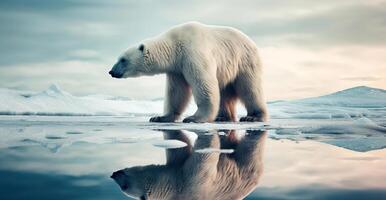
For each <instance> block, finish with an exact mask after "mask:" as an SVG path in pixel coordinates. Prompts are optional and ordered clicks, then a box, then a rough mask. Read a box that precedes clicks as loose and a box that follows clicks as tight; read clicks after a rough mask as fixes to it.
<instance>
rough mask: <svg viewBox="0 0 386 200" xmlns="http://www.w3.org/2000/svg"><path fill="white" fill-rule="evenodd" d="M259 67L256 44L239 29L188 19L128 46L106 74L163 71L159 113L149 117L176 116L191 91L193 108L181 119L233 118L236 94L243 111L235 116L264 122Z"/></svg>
mask: <svg viewBox="0 0 386 200" xmlns="http://www.w3.org/2000/svg"><path fill="white" fill-rule="evenodd" d="M261 68H262V67H261V62H260V59H259V55H258V52H257V48H256V45H255V44H254V42H253V41H252V40H251V39H249V38H248V36H246V35H245V34H243V33H242V32H241V31H239V30H237V29H234V28H231V27H223V26H211V25H205V24H202V23H198V22H189V23H185V24H181V25H178V26H175V27H173V28H171V29H170V30H168V31H166V32H165V33H162V34H160V35H159V36H157V37H155V38H152V39H148V40H145V41H143V42H141V43H140V44H139V45H137V46H133V47H130V48H129V49H128V50H126V51H125V52H124V53H123V54H122V55H121V56H120V57H119V59H118V61H117V63H116V64H115V65H114V66H113V68H112V69H111V71H110V72H109V74H110V75H111V76H112V77H114V78H127V77H138V76H142V75H155V74H161V73H166V76H167V88H166V93H167V94H166V99H165V106H164V115H163V116H157V117H152V118H151V119H150V121H151V122H175V121H177V120H179V118H180V117H181V114H182V113H183V111H184V109H185V108H186V106H187V104H188V102H189V100H190V97H191V95H192V93H193V97H194V100H195V102H196V104H197V111H196V112H195V113H194V115H192V116H189V117H187V118H185V119H184V120H183V122H187V123H189V122H212V121H235V120H236V113H235V105H236V102H237V100H238V99H240V100H241V102H242V103H243V104H244V105H245V107H246V110H247V116H245V117H242V118H240V121H265V120H266V119H267V109H266V103H265V100H264V96H263V88H262V83H261V76H262V69H261Z"/></svg>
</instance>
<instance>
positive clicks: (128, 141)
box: [0, 116, 386, 199]
mask: <svg viewBox="0 0 386 200" xmlns="http://www.w3.org/2000/svg"><path fill="white" fill-rule="evenodd" d="M147 119H148V116H146V117H95V116H94V117H91V116H88V117H75V116H72V117H70V116H68V117H65V116H61V117H55V116H0V137H1V140H0V163H1V164H0V176H1V179H0V194H1V197H0V198H1V199H127V198H128V197H127V196H125V195H124V193H123V192H122V191H121V188H120V187H119V186H118V184H117V183H121V186H122V184H123V185H124V184H125V183H130V184H127V185H126V187H123V188H122V189H124V188H126V190H125V189H124V191H125V192H126V193H127V194H129V195H131V196H135V195H137V196H138V192H133V191H134V190H133V191H131V190H130V188H131V187H134V186H135V187H138V188H141V184H142V183H143V182H144V180H148V179H149V175H148V174H150V175H151V176H150V177H153V178H154V177H159V178H160V179H161V178H162V179H161V180H154V179H151V180H152V181H153V182H152V181H150V182H151V183H153V185H154V187H152V191H151V194H153V195H155V194H157V195H159V196H158V197H159V198H161V197H162V198H172V199H173V198H185V199H186V197H191V198H194V197H195V195H199V196H203V197H204V196H205V195H206V196H205V197H208V198H206V199H211V198H213V196H210V195H213V194H221V195H223V196H221V198H220V199H234V198H242V197H244V196H245V195H246V197H245V199H315V198H317V199H386V170H385V169H386V149H385V147H386V127H385V125H386V120H385V119H384V118H367V117H363V116H359V117H356V118H354V117H353V118H349V119H347V118H346V119H345V118H341V119H323V120H321V119H274V120H272V121H270V122H269V123H235V124H230V123H222V124H211V123H205V124H182V123H166V124H156V123H148V122H147ZM241 144H243V145H241ZM242 147H248V148H242ZM193 161H194V162H193ZM148 165H151V166H148ZM138 166H144V167H138ZM146 166H148V167H146ZM197 166H200V167H197ZM202 166H205V167H202ZM226 166H233V167H229V168H227V167H226ZM251 166H253V167H251ZM243 167H244V168H243ZM246 167H249V168H248V169H251V170H247V171H248V173H246V174H244V176H240V177H244V178H240V179H234V178H232V176H228V175H227V176H224V175H221V176H220V174H222V173H224V171H226V170H232V169H234V170H235V171H238V172H240V171H243V170H242V169H245V168H246ZM121 169H126V170H125V173H127V174H129V175H130V173H131V171H133V170H134V171H135V170H140V171H141V172H142V173H134V174H135V175H132V176H128V177H126V176H122V177H120V178H118V181H117V183H116V182H115V181H114V180H113V179H111V178H110V175H111V174H112V173H113V172H116V171H118V170H121ZM191 169H196V171H194V173H192V172H190V171H189V170H191ZM210 169H215V170H218V171H216V173H215V174H216V175H213V173H214V172H213V171H210ZM203 170H204V171H203ZM205 170H209V172H210V173H209V172H206V171H205ZM135 172H136V171H135ZM233 172H234V171H229V172H228V173H229V174H235V173H233ZM240 173H241V172H240ZM127 174H126V175H127ZM189 174H190V175H189ZM192 174H194V176H192ZM202 174H205V176H203V175H202ZM208 174H212V175H213V176H214V177H217V179H215V180H216V181H217V182H216V183H217V184H210V180H212V179H209V175H208ZM225 174H226V173H225ZM200 175H202V176H200ZM181 177H184V178H183V180H191V181H180V182H179V181H178V180H181ZM224 177H225V178H226V179H225V178H224ZM157 181H160V182H161V183H165V184H156V183H157ZM146 183H148V182H146ZM197 183H200V184H197ZM203 183H204V184H203ZM226 183H232V184H231V186H232V187H231V186H228V185H225V184H226ZM242 183H245V184H244V185H248V187H241V186H240V185H243V184H242ZM205 184H209V185H217V186H219V187H206V186H207V185H205ZM150 185H151V184H150ZM163 186H164V187H166V186H168V187H167V188H169V189H170V192H169V193H167V194H164V193H162V192H160V191H164V190H162V187H163ZM204 186H205V187H204ZM147 187H148V186H147ZM240 187H241V188H240ZM223 188H228V189H229V190H228V191H225V192H224V191H221V189H223ZM136 191H137V190H136ZM177 191H178V192H177ZM219 191H221V192H219ZM192 193H194V194H192ZM151 194H150V195H151ZM176 194H178V195H180V196H173V195H176ZM162 195H163V196H162ZM183 195H186V196H183ZM208 195H209V196H208ZM217 196H219V195H217Z"/></svg>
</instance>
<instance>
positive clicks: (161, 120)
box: [149, 115, 176, 123]
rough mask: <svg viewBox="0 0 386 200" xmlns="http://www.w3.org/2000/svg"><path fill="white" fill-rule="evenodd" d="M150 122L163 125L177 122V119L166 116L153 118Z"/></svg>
mask: <svg viewBox="0 0 386 200" xmlns="http://www.w3.org/2000/svg"><path fill="white" fill-rule="evenodd" d="M149 121H150V122H161V123H162V122H175V121H176V119H175V117H172V116H168V115H165V116H156V117H152V118H150V120H149Z"/></svg>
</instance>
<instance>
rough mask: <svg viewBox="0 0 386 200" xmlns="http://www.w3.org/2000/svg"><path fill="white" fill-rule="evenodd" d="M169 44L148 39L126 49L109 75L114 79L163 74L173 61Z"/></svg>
mask: <svg viewBox="0 0 386 200" xmlns="http://www.w3.org/2000/svg"><path fill="white" fill-rule="evenodd" d="M173 52H174V51H173V48H172V46H171V42H169V41H167V40H164V39H159V38H158V39H148V40H145V41H144V42H143V43H142V44H140V45H138V46H134V47H130V48H129V49H127V50H126V51H125V52H124V53H123V54H122V55H121V56H120V57H119V58H118V61H117V63H115V64H114V66H113V68H112V69H111V71H110V72H109V74H110V75H111V76H112V77H114V78H128V77H138V76H142V75H155V74H159V73H165V72H166V71H168V70H169V67H170V66H172V62H173V61H174V60H175V57H173V55H174V53H173Z"/></svg>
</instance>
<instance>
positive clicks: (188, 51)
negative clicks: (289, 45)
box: [166, 22, 260, 85]
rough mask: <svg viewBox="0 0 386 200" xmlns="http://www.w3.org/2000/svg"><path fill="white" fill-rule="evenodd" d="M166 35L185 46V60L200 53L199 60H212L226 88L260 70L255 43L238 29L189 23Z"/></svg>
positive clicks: (171, 30) (221, 83)
mask: <svg viewBox="0 0 386 200" xmlns="http://www.w3.org/2000/svg"><path fill="white" fill-rule="evenodd" d="M166 35H167V37H168V38H170V39H172V40H173V41H178V42H179V43H180V44H182V46H183V47H184V52H185V54H184V55H182V56H184V58H183V59H182V60H189V59H190V58H197V56H192V55H195V54H200V56H199V57H205V58H206V59H208V60H209V61H211V62H212V65H214V66H215V67H216V70H217V77H218V80H219V84H220V85H226V84H227V83H229V82H231V81H232V80H234V79H235V78H237V76H238V75H240V74H243V72H245V73H250V72H251V70H252V71H260V61H259V57H258V53H257V47H256V45H255V43H254V42H253V41H252V40H251V39H250V38H249V37H248V36H246V35H245V34H244V33H242V32H241V31H239V30H237V29H235V28H231V27H225V26H212V25H205V24H202V23H198V22H188V23H185V24H182V25H179V26H176V27H173V28H172V29H170V30H169V31H168V32H167V33H166Z"/></svg>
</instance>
